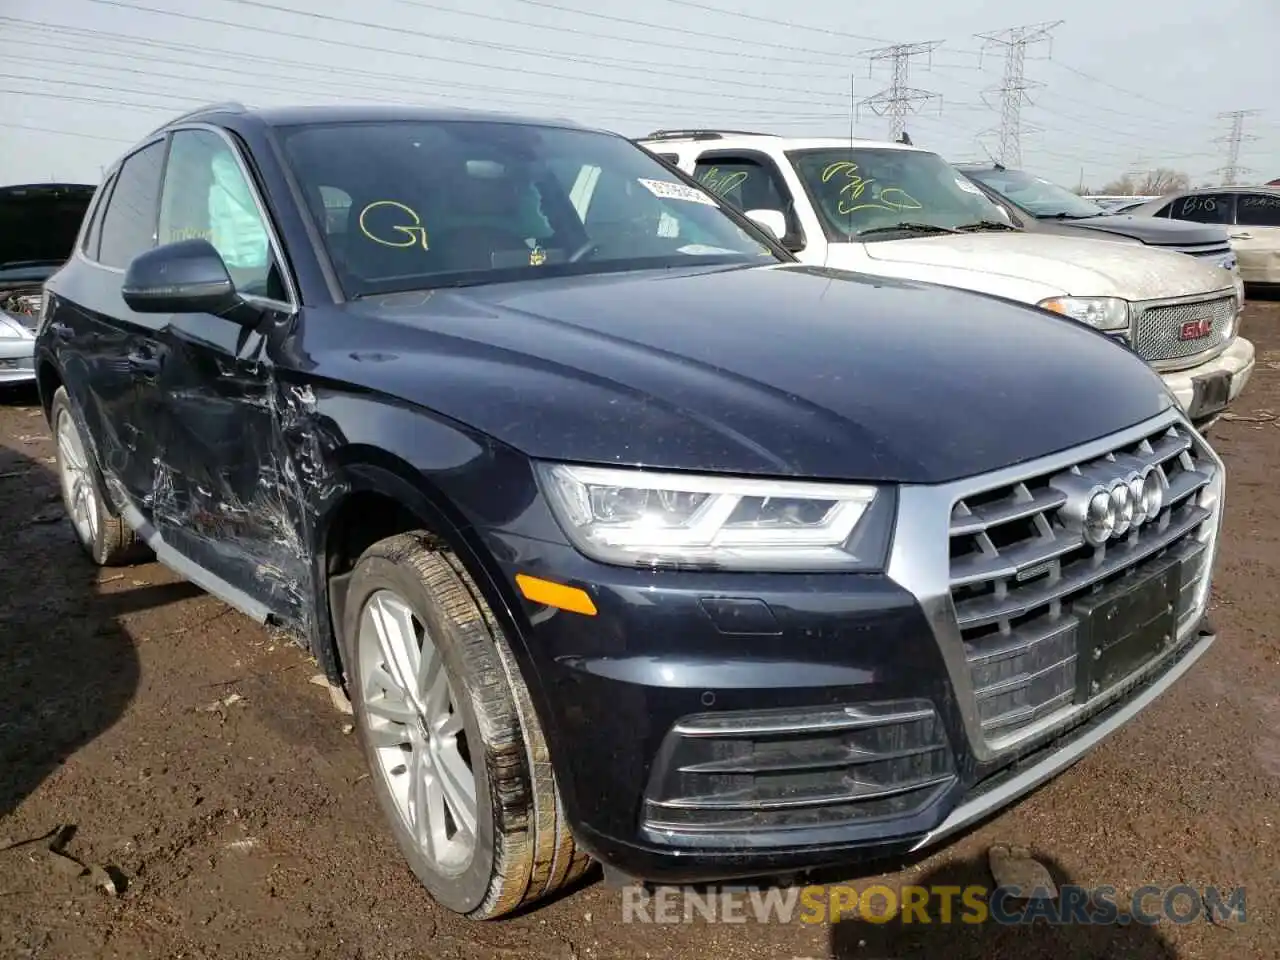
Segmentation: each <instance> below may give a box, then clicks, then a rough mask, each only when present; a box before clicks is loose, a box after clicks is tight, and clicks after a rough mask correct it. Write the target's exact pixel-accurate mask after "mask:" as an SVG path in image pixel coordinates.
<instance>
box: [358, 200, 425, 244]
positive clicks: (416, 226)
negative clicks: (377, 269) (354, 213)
mask: <svg viewBox="0 0 1280 960" xmlns="http://www.w3.org/2000/svg"><path fill="white" fill-rule="evenodd" d="M374 207H395V208H396V209H397V210H403V211H404V212H405V213H407V214H408V215H409V216H410V217H411V218H412V219H413V223H411V224H409V225H408V226H393V227H392V228H391V229H392V230H395V231H397V232H399V233H403V234H404V235H405V239H404V240H403V241H401V240H384V239H383V238H382V237H375V236H374V235H373V233H371V232H370V230H369V228H368V227H367V226H365V222H364V218H365V217H366V216H367V215H368V213H369V211H370V210H372V209H373V208H374ZM360 232H361V233H363V234H364V235H365V236H366V237H368V238H369V239H370V240H372V241H373V242H374V243H380V244H382V245H383V246H384V247H412V246H416V245H417V244H419V243H421V244H422V249H423V250H430V249H431V248H430V247H428V246H427V228H426V227H424V226H423V225H422V218H421V217H419V216H418V213H417V211H416V210H414V209H413V208H412V207H406V206H405V205H404V204H403V203H397V202H396V201H395V200H375V201H373V203H371V204H369V205H367V206H366V207H365V208H364V209H363V210H361V211H360Z"/></svg>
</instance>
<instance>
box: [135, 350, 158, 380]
mask: <svg viewBox="0 0 1280 960" xmlns="http://www.w3.org/2000/svg"><path fill="white" fill-rule="evenodd" d="M127 359H128V361H129V369H130V370H132V371H133V372H134V373H139V374H142V375H143V376H146V377H154V376H158V375H159V373H160V361H159V359H157V358H156V357H149V356H146V355H145V354H141V353H131V354H129V355H128V357H127Z"/></svg>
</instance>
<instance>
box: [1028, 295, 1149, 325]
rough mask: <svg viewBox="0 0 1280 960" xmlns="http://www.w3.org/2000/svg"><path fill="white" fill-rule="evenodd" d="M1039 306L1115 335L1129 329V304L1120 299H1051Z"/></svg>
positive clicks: (1041, 302)
mask: <svg viewBox="0 0 1280 960" xmlns="http://www.w3.org/2000/svg"><path fill="white" fill-rule="evenodd" d="M1039 306H1041V307H1044V309H1046V310H1052V311H1053V312H1054V313H1060V314H1062V315H1063V316H1064V317H1071V318H1072V319H1074V320H1079V321H1080V322H1081V323H1087V324H1088V325H1089V326H1091V327H1093V328H1095V329H1097V330H1106V331H1108V332H1111V333H1115V332H1118V331H1122V330H1128V329H1129V302H1128V301H1127V300H1121V299H1120V298H1119V297H1050V298H1049V299H1048V300H1041V301H1040V303H1039Z"/></svg>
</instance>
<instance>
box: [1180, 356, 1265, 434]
mask: <svg viewBox="0 0 1280 960" xmlns="http://www.w3.org/2000/svg"><path fill="white" fill-rule="evenodd" d="M1255 362H1256V360H1255V350H1254V346H1253V343H1252V342H1251V341H1249V340H1246V339H1245V338H1244V337H1236V338H1235V339H1234V340H1233V341H1232V342H1231V345H1230V346H1229V347H1227V349H1226V350H1224V351H1222V352H1221V353H1219V354H1218V355H1217V356H1215V357H1213V358H1212V359H1210V360H1206V361H1205V362H1204V363H1202V364H1200V365H1199V366H1196V367H1192V368H1191V369H1189V370H1176V371H1170V372H1166V373H1161V374H1160V376H1161V379H1163V380H1164V382H1165V385H1166V386H1167V387H1168V388H1169V389H1170V390H1171V391H1173V395H1174V396H1175V397H1176V398H1177V400H1178V404H1179V405H1180V406H1181V407H1182V409H1183V410H1184V411H1186V414H1187V416H1188V417H1190V418H1191V421H1192V422H1193V423H1194V424H1196V425H1197V426H1202V425H1205V424H1207V423H1210V422H1212V421H1213V420H1215V419H1217V417H1218V416H1220V415H1221V413H1222V411H1223V410H1225V409H1226V408H1227V407H1228V406H1230V405H1231V404H1232V403H1234V402H1235V399H1236V397H1238V396H1240V394H1241V392H1242V391H1243V390H1244V388H1245V385H1246V384H1248V382H1249V378H1250V377H1251V376H1252V375H1253V367H1254V363H1255Z"/></svg>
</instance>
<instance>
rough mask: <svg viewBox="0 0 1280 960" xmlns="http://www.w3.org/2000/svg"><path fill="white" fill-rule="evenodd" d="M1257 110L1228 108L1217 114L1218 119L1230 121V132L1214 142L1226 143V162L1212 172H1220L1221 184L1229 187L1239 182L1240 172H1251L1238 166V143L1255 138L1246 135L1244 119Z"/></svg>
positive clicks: (1253, 114)
mask: <svg viewBox="0 0 1280 960" xmlns="http://www.w3.org/2000/svg"><path fill="white" fill-rule="evenodd" d="M1259 112H1260V111H1258V110H1228V111H1227V112H1226V113H1220V114H1218V119H1219V120H1230V121H1231V132H1230V133H1229V134H1227V135H1226V136H1225V137H1217V138H1216V139H1215V140H1214V141H1213V142H1214V143H1225V144H1226V145H1227V162H1226V163H1225V164H1224V165H1223V166H1221V167H1219V168H1218V169H1217V170H1215V171H1213V172H1214V173H1220V174H1222V185H1223V186H1224V187H1230V186H1232V185H1234V184H1237V183H1239V182H1240V174H1242V173H1251V172H1252V171H1250V170H1249V168H1248V167H1242V166H1240V144H1242V143H1245V142H1246V141H1249V140H1257V139H1258V138H1257V137H1255V136H1253V135H1251V134H1250V135H1246V134H1245V132H1244V121H1245V118H1246V117H1252V116H1256V115H1257V114H1258V113H1259Z"/></svg>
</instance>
